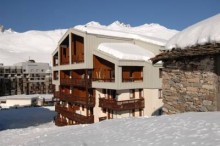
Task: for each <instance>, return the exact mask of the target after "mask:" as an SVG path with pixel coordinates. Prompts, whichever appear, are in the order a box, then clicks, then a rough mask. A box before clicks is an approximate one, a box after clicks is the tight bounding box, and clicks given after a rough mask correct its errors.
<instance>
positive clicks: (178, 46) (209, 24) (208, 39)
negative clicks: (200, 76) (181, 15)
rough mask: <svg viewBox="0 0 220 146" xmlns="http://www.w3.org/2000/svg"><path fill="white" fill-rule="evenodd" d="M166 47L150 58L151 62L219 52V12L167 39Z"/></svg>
mask: <svg viewBox="0 0 220 146" xmlns="http://www.w3.org/2000/svg"><path fill="white" fill-rule="evenodd" d="M166 48H167V50H162V52H161V53H160V54H158V55H156V56H155V57H154V58H151V60H152V61H153V63H156V62H158V61H160V60H167V59H174V58H179V57H186V56H203V55H213V54H220V14H218V15H215V16H213V17H210V18H208V19H206V20H203V21H201V22H199V23H196V24H194V25H192V26H190V27H188V28H186V29H184V30H183V31H181V32H179V33H178V34H176V35H175V36H174V37H173V38H171V39H170V40H169V41H168V43H167V44H166Z"/></svg>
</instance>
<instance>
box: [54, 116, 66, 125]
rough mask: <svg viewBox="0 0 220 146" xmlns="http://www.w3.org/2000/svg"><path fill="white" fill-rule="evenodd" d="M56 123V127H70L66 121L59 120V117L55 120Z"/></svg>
mask: <svg viewBox="0 0 220 146" xmlns="http://www.w3.org/2000/svg"><path fill="white" fill-rule="evenodd" d="M54 122H55V125H56V126H66V125H68V123H67V121H66V120H64V119H61V118H58V117H56V118H55V121H54Z"/></svg>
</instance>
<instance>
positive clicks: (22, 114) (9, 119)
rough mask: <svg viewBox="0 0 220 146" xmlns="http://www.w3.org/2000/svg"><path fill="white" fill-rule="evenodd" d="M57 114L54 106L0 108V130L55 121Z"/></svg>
mask: <svg viewBox="0 0 220 146" xmlns="http://www.w3.org/2000/svg"><path fill="white" fill-rule="evenodd" d="M55 114H56V113H55V111H54V106H51V107H49V106H48V107H26V108H18V109H13V108H10V109H8V110H0V131H1V130H6V129H15V128H27V127H29V126H39V125H42V124H45V123H49V122H52V121H53V117H54V116H55ZM0 133H1V132H0ZM0 139H1V136H0ZM0 145H1V144H0Z"/></svg>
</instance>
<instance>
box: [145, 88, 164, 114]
mask: <svg viewBox="0 0 220 146" xmlns="http://www.w3.org/2000/svg"><path fill="white" fill-rule="evenodd" d="M158 90H159V89H144V101H145V108H144V115H145V116H152V114H153V113H154V112H155V111H157V110H158V109H159V108H161V107H162V106H163V102H162V99H159V91H158Z"/></svg>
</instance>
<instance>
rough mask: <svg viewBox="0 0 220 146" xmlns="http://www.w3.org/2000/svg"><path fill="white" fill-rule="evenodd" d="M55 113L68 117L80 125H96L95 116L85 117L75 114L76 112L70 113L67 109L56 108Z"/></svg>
mask: <svg viewBox="0 0 220 146" xmlns="http://www.w3.org/2000/svg"><path fill="white" fill-rule="evenodd" d="M55 111H56V112H58V113H60V114H61V115H63V116H65V117H67V118H68V119H70V120H73V121H76V122H77V123H80V124H90V123H94V116H93V115H92V116H83V115H80V114H77V113H75V112H74V111H70V110H69V109H67V108H66V107H61V106H55Z"/></svg>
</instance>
